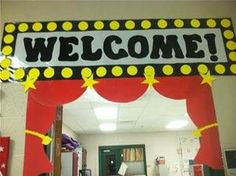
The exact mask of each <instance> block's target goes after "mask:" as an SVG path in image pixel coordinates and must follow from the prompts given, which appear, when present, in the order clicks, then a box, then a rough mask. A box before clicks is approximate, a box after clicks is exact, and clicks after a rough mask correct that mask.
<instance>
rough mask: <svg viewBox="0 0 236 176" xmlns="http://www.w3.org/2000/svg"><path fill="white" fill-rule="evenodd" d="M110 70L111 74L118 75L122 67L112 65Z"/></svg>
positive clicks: (120, 73)
mask: <svg viewBox="0 0 236 176" xmlns="http://www.w3.org/2000/svg"><path fill="white" fill-rule="evenodd" d="M111 72H112V74H113V75H114V76H120V75H122V73H123V70H122V68H121V67H120V66H114V67H113V68H112V70H111Z"/></svg>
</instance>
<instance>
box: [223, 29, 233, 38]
mask: <svg viewBox="0 0 236 176" xmlns="http://www.w3.org/2000/svg"><path fill="white" fill-rule="evenodd" d="M224 37H225V38H226V39H232V38H233V37H234V33H233V31H231V30H226V31H225V32H224Z"/></svg>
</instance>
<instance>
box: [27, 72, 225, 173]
mask: <svg viewBox="0 0 236 176" xmlns="http://www.w3.org/2000/svg"><path fill="white" fill-rule="evenodd" d="M144 79H145V78H143V77H142V78H106V79H98V80H97V81H99V83H98V84H95V85H94V89H95V90H96V91H97V92H98V93H99V94H100V95H101V96H102V97H104V98H106V99H108V100H110V101H113V102H130V101H134V100H136V99H137V98H138V97H140V96H141V95H143V93H144V92H145V91H146V90H147V88H148V85H147V84H142V81H143V80H144ZM156 79H157V80H158V81H159V83H157V84H154V85H153V87H154V89H155V90H156V91H157V92H159V93H160V94H162V95H163V96H166V97H169V98H172V99H186V106H187V110H188V114H189V116H190V117H191V119H192V120H193V122H194V123H195V125H196V126H197V127H199V128H201V127H203V126H206V125H209V124H212V123H215V122H216V117H215V110H214V104H213V99H212V93H211V88H210V87H209V86H208V85H206V84H204V85H202V84H201V77H199V76H193V77H189V76H188V77H163V78H156ZM82 85H83V80H70V81H64V80H63V81H51V80H50V81H38V82H37V84H36V87H37V89H36V90H32V91H30V92H29V96H28V105H27V117H26V118H27V124H26V128H27V129H29V130H34V131H37V132H40V133H42V134H45V133H47V131H48V129H49V128H50V126H51V124H52V122H53V120H54V118H55V111H56V106H57V105H62V104H64V103H68V102H70V101H73V100H75V99H77V98H78V97H80V96H81V95H82V94H83V92H84V91H85V89H84V88H81V86H82ZM200 144H201V147H200V150H199V152H198V154H197V156H196V158H195V162H196V163H199V164H206V165H208V166H210V167H212V168H213V169H223V164H222V160H221V152H220V151H221V150H220V144H219V136H218V130H217V128H211V129H208V130H206V131H204V132H203V134H202V137H201V141H200ZM35 163H38V165H35ZM51 169H52V166H51V164H50V162H49V161H48V160H47V157H46V155H45V154H44V152H43V146H42V144H41V141H40V140H39V139H38V138H35V137H33V136H30V135H26V147H25V161H24V176H36V175H39V174H40V173H42V172H50V171H51Z"/></svg>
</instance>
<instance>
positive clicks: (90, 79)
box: [81, 74, 99, 89]
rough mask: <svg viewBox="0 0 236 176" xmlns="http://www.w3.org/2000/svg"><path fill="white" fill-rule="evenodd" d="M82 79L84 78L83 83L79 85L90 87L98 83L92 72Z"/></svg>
mask: <svg viewBox="0 0 236 176" xmlns="http://www.w3.org/2000/svg"><path fill="white" fill-rule="evenodd" d="M83 79H84V84H83V85H82V86H81V87H89V88H91V89H92V88H93V85H95V84H97V83H99V81H96V80H94V79H93V74H92V75H91V76H90V77H88V78H83Z"/></svg>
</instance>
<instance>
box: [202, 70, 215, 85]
mask: <svg viewBox="0 0 236 176" xmlns="http://www.w3.org/2000/svg"><path fill="white" fill-rule="evenodd" d="M200 75H201V77H202V78H203V80H202V82H201V84H208V85H209V86H211V87H212V82H213V81H215V80H216V78H215V77H213V76H211V73H210V71H208V72H207V73H206V74H202V73H200Z"/></svg>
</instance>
